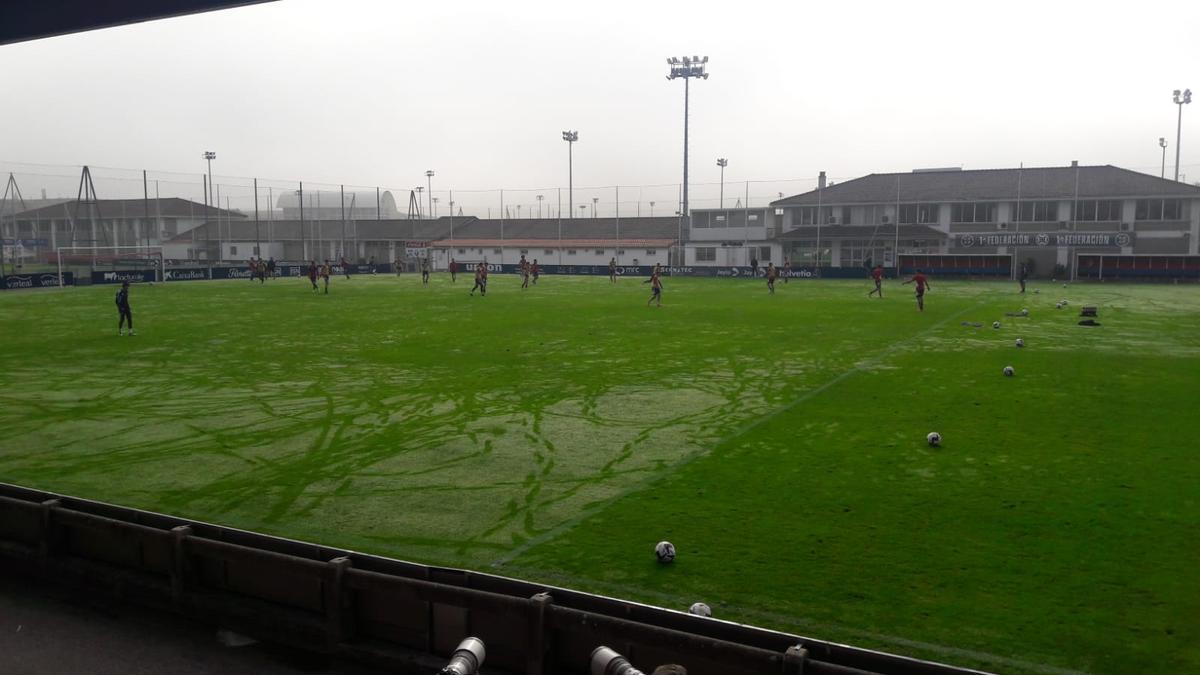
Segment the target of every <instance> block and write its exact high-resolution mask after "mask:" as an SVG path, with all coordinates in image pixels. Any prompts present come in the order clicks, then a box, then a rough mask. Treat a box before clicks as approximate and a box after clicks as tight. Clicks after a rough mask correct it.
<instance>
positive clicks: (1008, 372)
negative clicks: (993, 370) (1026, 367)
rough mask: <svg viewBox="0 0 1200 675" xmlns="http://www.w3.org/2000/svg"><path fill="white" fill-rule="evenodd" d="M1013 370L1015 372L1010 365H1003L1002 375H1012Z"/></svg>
mask: <svg viewBox="0 0 1200 675" xmlns="http://www.w3.org/2000/svg"><path fill="white" fill-rule="evenodd" d="M1015 372H1017V371H1015V370H1013V367H1012V366H1004V376H1005V377H1012V376H1013V373H1015Z"/></svg>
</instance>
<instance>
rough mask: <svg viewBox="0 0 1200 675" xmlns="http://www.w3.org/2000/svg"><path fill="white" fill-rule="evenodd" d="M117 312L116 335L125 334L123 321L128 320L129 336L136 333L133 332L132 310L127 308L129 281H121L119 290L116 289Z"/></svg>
mask: <svg viewBox="0 0 1200 675" xmlns="http://www.w3.org/2000/svg"><path fill="white" fill-rule="evenodd" d="M117 313H118V315H119V316H120V318H119V319H118V320H117V335H124V334H125V323H126V322H127V321H128V322H129V336H130V337H133V336H134V335H137V333H135V332H133V311H132V310H130V309H129V282H128V281H122V282H121V290H119V291H117Z"/></svg>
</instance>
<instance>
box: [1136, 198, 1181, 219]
mask: <svg viewBox="0 0 1200 675" xmlns="http://www.w3.org/2000/svg"><path fill="white" fill-rule="evenodd" d="M1182 217H1183V203H1182V202H1181V201H1180V200H1178V199H1139V200H1138V201H1137V213H1136V219H1137V220H1179V219H1180V218H1182Z"/></svg>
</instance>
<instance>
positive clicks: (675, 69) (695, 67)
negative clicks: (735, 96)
mask: <svg viewBox="0 0 1200 675" xmlns="http://www.w3.org/2000/svg"><path fill="white" fill-rule="evenodd" d="M707 63H708V57H707V56H705V57H704V58H700V57H699V56H693V57H691V58H690V59H689V58H688V57H686V56H685V57H683V58H676V57H671V58H669V59H667V65H669V66H671V74H670V75H667V79H668V80H675V79H679V78H683V210H682V211H680V213H679V246H681V247H682V246H683V229H684V225H685V222H684V221H686V220H687V219H688V97H689V85H690V83H691V81H692V78H693V77H699V78H701V79H704V80H707V79H708V73H706V72H704V69H705V67H706V66H705V64H707ZM687 224H688V225H689V226H690V223H687ZM678 264H680V265H682V264H683V260H682V258H681V259H680V260H679V263H678Z"/></svg>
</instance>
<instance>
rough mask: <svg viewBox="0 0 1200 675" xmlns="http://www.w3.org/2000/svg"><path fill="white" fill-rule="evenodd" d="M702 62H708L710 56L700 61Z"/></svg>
mask: <svg viewBox="0 0 1200 675" xmlns="http://www.w3.org/2000/svg"><path fill="white" fill-rule="evenodd" d="M700 63H708V57H707V56H706V57H704V59H703V60H702V61H700Z"/></svg>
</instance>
